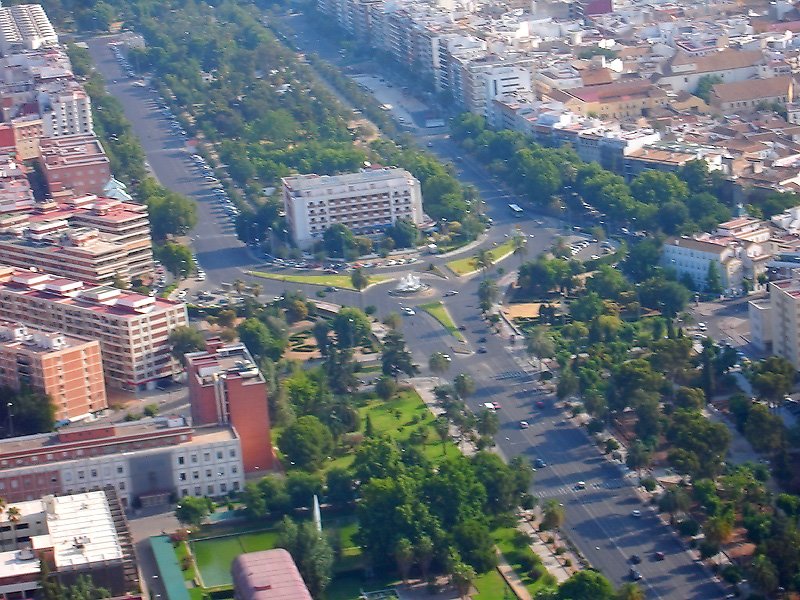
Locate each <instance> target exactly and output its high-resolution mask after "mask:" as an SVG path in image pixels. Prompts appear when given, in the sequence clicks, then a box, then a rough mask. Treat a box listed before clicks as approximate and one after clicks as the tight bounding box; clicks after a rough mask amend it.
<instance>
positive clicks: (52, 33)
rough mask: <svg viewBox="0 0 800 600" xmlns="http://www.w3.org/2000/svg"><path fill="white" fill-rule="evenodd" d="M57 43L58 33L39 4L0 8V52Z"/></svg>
mask: <svg viewBox="0 0 800 600" xmlns="http://www.w3.org/2000/svg"><path fill="white" fill-rule="evenodd" d="M56 44H58V35H57V34H56V30H55V29H54V28H53V25H52V23H50V19H48V18H47V13H45V12H44V9H43V8H42V7H41V5H39V4H20V5H17V6H8V7H1V8H0V53H2V54H7V53H8V52H10V51H19V50H24V49H29V50H36V49H38V48H41V47H43V46H55V45H56Z"/></svg>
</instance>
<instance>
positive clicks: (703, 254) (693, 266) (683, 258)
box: [661, 237, 744, 291]
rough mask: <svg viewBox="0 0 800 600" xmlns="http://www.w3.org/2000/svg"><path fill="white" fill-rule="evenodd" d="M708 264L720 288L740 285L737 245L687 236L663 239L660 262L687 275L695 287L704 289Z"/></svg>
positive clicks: (739, 262) (725, 288)
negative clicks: (718, 280)
mask: <svg viewBox="0 0 800 600" xmlns="http://www.w3.org/2000/svg"><path fill="white" fill-rule="evenodd" d="M712 264H713V265H714V266H715V267H716V269H717V273H718V274H719V279H720V284H721V285H722V288H723V290H726V291H727V290H741V289H742V284H743V278H744V268H743V264H742V261H741V259H740V258H739V257H738V256H737V248H735V247H731V246H729V245H724V244H718V243H715V242H707V241H702V240H695V239H692V238H688V237H679V238H669V239H668V240H667V241H666V242H664V246H663V248H662V252H661V266H663V267H665V268H668V269H672V270H674V271H675V272H676V273H677V275H678V277H679V278H681V277H685V276H688V277H691V279H692V281H693V282H694V287H695V288H696V289H698V290H703V289H705V287H706V285H707V282H708V273H709V269H710V265H712Z"/></svg>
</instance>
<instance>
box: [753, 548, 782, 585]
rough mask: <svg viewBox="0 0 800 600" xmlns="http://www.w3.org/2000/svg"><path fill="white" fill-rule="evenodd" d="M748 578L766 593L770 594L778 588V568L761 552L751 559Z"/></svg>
mask: <svg viewBox="0 0 800 600" xmlns="http://www.w3.org/2000/svg"><path fill="white" fill-rule="evenodd" d="M750 579H751V580H752V581H753V583H754V584H755V586H756V587H757V588H758V589H759V590H761V592H763V593H764V594H766V595H771V594H773V593H775V590H777V589H778V570H777V569H776V568H775V565H774V564H773V563H772V561H770V559H769V558H768V557H767V556H765V555H763V554H759V555H758V556H756V557H755V558H754V559H753V562H752V563H751V565H750Z"/></svg>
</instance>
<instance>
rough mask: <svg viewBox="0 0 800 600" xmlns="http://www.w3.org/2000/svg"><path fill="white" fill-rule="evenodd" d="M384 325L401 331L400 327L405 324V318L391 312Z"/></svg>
mask: <svg viewBox="0 0 800 600" xmlns="http://www.w3.org/2000/svg"><path fill="white" fill-rule="evenodd" d="M383 324H384V325H386V326H387V327H388V328H389V329H400V326H401V325H402V324H403V318H402V317H401V316H400V315H399V314H397V313H396V312H390V313H389V314H388V315H386V318H385V319H384V320H383Z"/></svg>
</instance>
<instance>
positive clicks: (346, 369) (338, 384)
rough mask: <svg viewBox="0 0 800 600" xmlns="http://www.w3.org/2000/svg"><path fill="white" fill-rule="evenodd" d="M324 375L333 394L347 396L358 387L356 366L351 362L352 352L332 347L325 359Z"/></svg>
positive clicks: (348, 349)
mask: <svg viewBox="0 0 800 600" xmlns="http://www.w3.org/2000/svg"><path fill="white" fill-rule="evenodd" d="M324 368H325V375H326V376H327V378H328V385H329V386H330V388H331V391H332V392H333V393H334V394H349V393H351V392H352V391H353V390H354V389H355V388H356V386H357V385H358V379H357V378H356V375H355V373H356V364H355V362H354V361H353V351H352V350H351V349H350V348H342V349H341V350H340V349H338V348H336V347H332V348H331V349H330V350H328V356H327V357H326V358H325V364H324Z"/></svg>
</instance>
